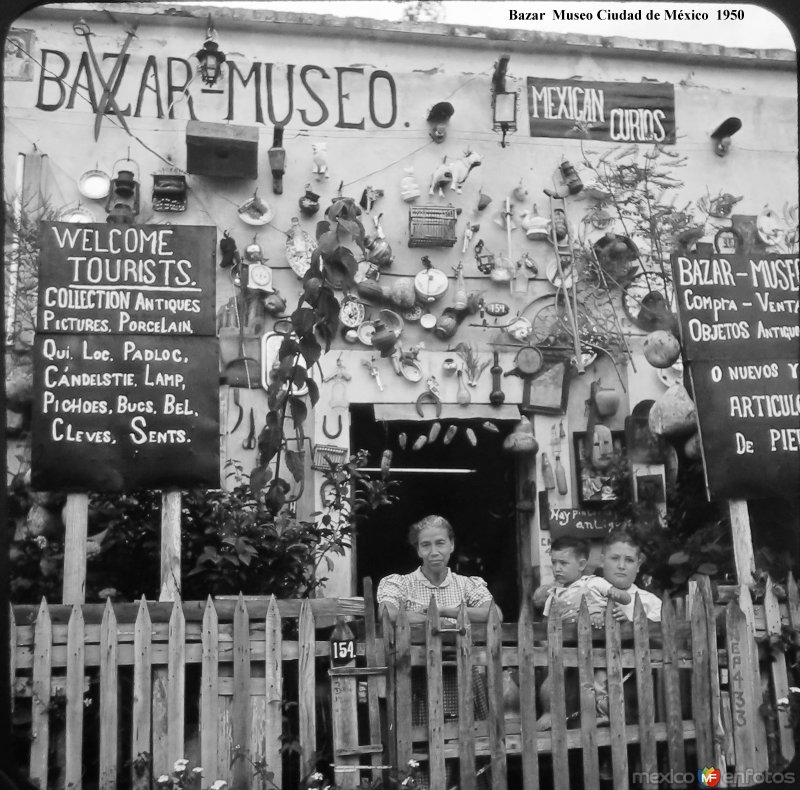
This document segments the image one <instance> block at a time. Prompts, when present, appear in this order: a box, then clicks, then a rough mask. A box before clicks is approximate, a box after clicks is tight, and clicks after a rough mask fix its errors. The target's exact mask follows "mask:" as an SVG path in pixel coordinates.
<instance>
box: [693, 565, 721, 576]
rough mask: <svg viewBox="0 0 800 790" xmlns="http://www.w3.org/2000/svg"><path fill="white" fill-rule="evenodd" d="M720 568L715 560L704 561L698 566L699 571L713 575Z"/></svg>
mask: <svg viewBox="0 0 800 790" xmlns="http://www.w3.org/2000/svg"><path fill="white" fill-rule="evenodd" d="M718 570H719V568H718V567H717V565H716V563H713V562H704V563H702V564H701V565H699V566H698V568H697V572H698V573H704V574H705V575H706V576H713V575H714V574H715V573H716V572H717V571H718Z"/></svg>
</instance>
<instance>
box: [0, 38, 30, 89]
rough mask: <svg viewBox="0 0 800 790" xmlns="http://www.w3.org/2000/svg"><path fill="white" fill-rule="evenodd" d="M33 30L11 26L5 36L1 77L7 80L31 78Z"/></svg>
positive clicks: (26, 79)
mask: <svg viewBox="0 0 800 790" xmlns="http://www.w3.org/2000/svg"><path fill="white" fill-rule="evenodd" d="M32 48H33V31H32V30H22V29H21V28H14V27H12V28H11V30H9V31H8V35H7V36H6V47H5V57H4V59H3V78H4V79H7V80H24V81H31V80H33V61H32V60H31V57H30V55H31V49H32Z"/></svg>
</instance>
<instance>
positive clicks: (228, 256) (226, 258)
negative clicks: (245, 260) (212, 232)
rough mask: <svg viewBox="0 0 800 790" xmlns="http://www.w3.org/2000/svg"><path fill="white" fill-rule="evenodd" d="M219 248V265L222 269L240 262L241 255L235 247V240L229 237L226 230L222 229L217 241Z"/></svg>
mask: <svg viewBox="0 0 800 790" xmlns="http://www.w3.org/2000/svg"><path fill="white" fill-rule="evenodd" d="M219 250H220V252H221V253H222V259H221V260H220V262H219V265H220V266H221V267H222V268H223V269H228V268H230V267H231V266H238V265H239V264H240V263H241V262H242V259H241V256H240V255H239V251H238V250H237V249H236V242H235V241H234V240H233V239H232V238H231V236H230V234H229V233H228V231H227V230H226V231H223V233H222V238H221V239H220V242H219Z"/></svg>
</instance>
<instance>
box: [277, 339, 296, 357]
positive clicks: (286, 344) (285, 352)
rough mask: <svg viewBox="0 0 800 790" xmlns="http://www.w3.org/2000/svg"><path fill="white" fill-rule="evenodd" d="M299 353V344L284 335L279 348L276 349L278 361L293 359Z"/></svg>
mask: <svg viewBox="0 0 800 790" xmlns="http://www.w3.org/2000/svg"><path fill="white" fill-rule="evenodd" d="M299 353H300V344H299V343H298V342H297V339H296V338H294V337H292V336H291V335H285V336H284V338H283V341H282V342H281V347H280V348H279V349H278V359H284V358H285V357H291V358H292V359H294V358H295V357H296V356H297V355H298V354H299Z"/></svg>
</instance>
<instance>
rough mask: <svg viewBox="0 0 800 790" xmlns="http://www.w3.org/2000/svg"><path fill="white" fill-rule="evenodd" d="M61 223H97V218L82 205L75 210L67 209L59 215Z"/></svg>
mask: <svg viewBox="0 0 800 790" xmlns="http://www.w3.org/2000/svg"><path fill="white" fill-rule="evenodd" d="M58 219H59V221H60V222H97V218H96V217H95V216H94V214H92V212H91V211H89V209H88V208H85V207H84V206H81V205H80V204H79V205H77V206H74V207H73V208H65V209H64V210H63V211H62V212H61V213H60V214H59V215H58Z"/></svg>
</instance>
